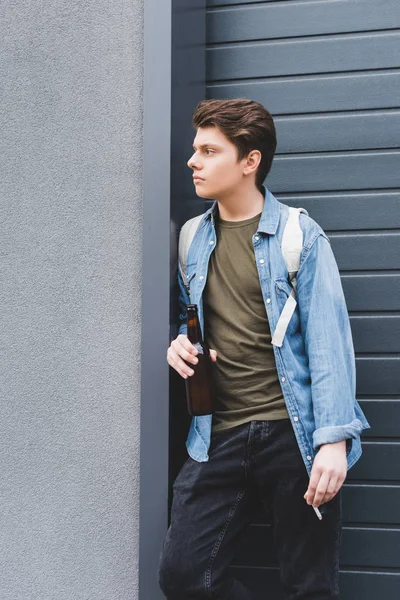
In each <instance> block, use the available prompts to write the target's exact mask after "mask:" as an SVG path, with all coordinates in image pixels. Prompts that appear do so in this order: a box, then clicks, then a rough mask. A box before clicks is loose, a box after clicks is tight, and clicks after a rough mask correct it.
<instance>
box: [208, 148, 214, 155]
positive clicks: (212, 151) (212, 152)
mask: <svg viewBox="0 0 400 600" xmlns="http://www.w3.org/2000/svg"><path fill="white" fill-rule="evenodd" d="M208 152H211V154H214V150H210V148H207V149H206V153H208Z"/></svg>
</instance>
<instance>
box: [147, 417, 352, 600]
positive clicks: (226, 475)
mask: <svg viewBox="0 0 400 600" xmlns="http://www.w3.org/2000/svg"><path fill="white" fill-rule="evenodd" d="M308 482H309V477H308V474H307V470H306V467H305V465H304V462H303V459H302V457H301V454H300V450H299V448H298V445H297V440H296V437H295V435H294V431H293V427H292V424H291V422H290V419H281V420H277V421H251V422H248V423H244V424H243V425H239V426H237V427H232V428H231V429H226V430H224V431H221V432H215V433H213V434H212V437H211V445H210V449H209V461H208V462H202V463H199V462H197V461H195V460H193V459H192V458H190V457H189V458H188V459H187V461H186V462H185V464H184V465H183V467H182V469H181V471H180V472H179V474H178V476H177V478H176V480H175V482H174V486H173V503H172V509H171V525H170V527H169V529H168V532H167V535H166V538H165V541H164V547H163V551H162V553H161V560H160V565H159V572H158V578H159V584H160V587H161V589H162V591H163V592H164V594H165V596H166V597H167V598H168V600H192V599H193V600H194V599H201V598H204V599H206V598H214V599H215V600H256V598H257V596H255V595H254V593H253V592H251V591H250V590H249V589H248V588H247V587H245V586H244V585H243V584H242V583H240V582H239V581H238V580H236V579H234V578H233V577H232V576H230V574H229V573H228V572H227V567H228V566H229V565H230V563H231V562H232V560H233V558H234V556H235V554H236V552H237V549H238V545H239V543H240V541H241V535H242V533H243V532H244V531H245V529H246V528H247V526H248V525H249V523H250V522H251V521H252V517H253V514H252V506H254V502H253V501H254V497H255V495H256V494H257V495H259V497H260V498H261V500H262V503H263V505H264V506H265V508H267V509H268V511H270V512H271V513H272V523H273V528H274V544H275V548H276V552H277V556H278V560H279V566H280V579H281V582H282V585H283V589H284V592H285V597H286V598H287V599H288V600H300V599H302V600H333V599H337V598H339V589H338V576H339V550H340V541H341V529H342V515H341V508H342V506H341V491H339V492H338V494H336V496H334V498H333V499H332V500H330V501H329V502H327V503H325V504H323V505H321V507H320V510H321V513H322V514H323V519H322V520H321V521H320V520H319V519H318V517H317V515H316V514H315V512H314V510H313V508H312V506H310V505H308V504H307V503H306V501H305V500H304V498H303V495H304V493H305V492H306V490H307V487H308ZM260 599H261V597H260ZM263 599H264V600H274V599H273V598H272V597H270V595H269V594H268V590H267V589H266V590H265V592H264V594H263Z"/></svg>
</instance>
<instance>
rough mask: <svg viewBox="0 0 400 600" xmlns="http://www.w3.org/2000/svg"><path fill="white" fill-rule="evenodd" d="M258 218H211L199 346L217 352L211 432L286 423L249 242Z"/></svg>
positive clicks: (265, 313)
mask: <svg viewBox="0 0 400 600" xmlns="http://www.w3.org/2000/svg"><path fill="white" fill-rule="evenodd" d="M260 217H261V213H260V214H259V215H256V216H255V217H252V218H251V219H246V220H244V221H225V220H222V219H221V218H220V217H219V216H217V218H216V233H217V243H216V246H215V249H214V251H213V253H212V254H211V257H210V262H209V267H208V274H207V283H206V286H205V289H204V293H203V308H204V341H205V343H206V345H207V346H208V347H209V348H213V349H215V350H217V353H218V356H217V361H216V362H215V363H214V364H213V373H214V385H215V402H216V405H215V413H214V414H213V420H212V428H213V430H214V431H219V430H221V429H227V428H229V427H234V426H236V425H240V424H242V423H245V422H246V421H251V420H276V419H285V418H289V414H288V412H287V409H286V405H285V401H284V398H283V395H282V389H281V386H280V382H279V377H278V373H277V369H276V363H275V356H274V351H273V348H272V344H271V331H270V327H269V323H268V317H267V312H266V309H265V306H264V301H263V297H262V293H261V287H260V281H259V278H258V271H257V265H256V260H255V255H254V249H253V242H252V237H253V235H254V233H255V232H256V231H257V227H258V223H259V220H260Z"/></svg>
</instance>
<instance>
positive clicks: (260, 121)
mask: <svg viewBox="0 0 400 600" xmlns="http://www.w3.org/2000/svg"><path fill="white" fill-rule="evenodd" d="M192 123H193V126H194V127H195V128H197V127H212V126H214V127H218V129H220V131H222V133H223V134H224V135H225V136H226V137H227V138H228V139H229V140H230V141H231V142H232V143H233V144H235V146H236V148H237V150H238V162H239V161H240V160H242V159H243V158H245V157H246V156H247V155H248V154H249V152H251V150H259V151H260V153H261V161H260V164H259V165H258V169H257V172H256V186H257V187H258V188H259V189H261V186H262V184H263V182H264V179H265V178H266V176H267V175H268V173H269V171H270V169H271V165H272V160H273V158H274V154H275V150H276V143H277V142H276V131H275V125H274V120H273V118H272V115H271V113H269V112H268V110H267V109H266V108H265V107H264V106H263V105H262V104H260V103H259V102H255V101H254V100H248V99H247V98H234V99H232V100H213V99H211V100H202V101H201V102H199V104H198V105H197V107H196V109H195V111H194V114H193V118H192Z"/></svg>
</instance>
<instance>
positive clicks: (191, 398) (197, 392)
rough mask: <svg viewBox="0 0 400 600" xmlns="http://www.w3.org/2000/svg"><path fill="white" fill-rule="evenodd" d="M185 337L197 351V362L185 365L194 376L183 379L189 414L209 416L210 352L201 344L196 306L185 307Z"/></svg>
mask: <svg viewBox="0 0 400 600" xmlns="http://www.w3.org/2000/svg"><path fill="white" fill-rule="evenodd" d="M187 336H188V339H189V341H190V342H191V343H192V344H193V346H195V348H196V349H197V351H198V354H197V358H198V359H199V362H198V363H197V364H196V365H194V364H193V363H186V364H188V365H189V366H190V368H191V369H193V371H194V374H193V375H189V377H188V378H187V379H185V385H186V399H187V406H188V411H189V414H191V415H193V416H200V415H210V414H212V412H213V409H214V387H213V375H212V361H211V357H210V350H209V349H208V348H207V346H206V345H205V343H204V342H203V336H202V334H201V328H200V322H199V316H198V313H197V305H196V304H188V306H187Z"/></svg>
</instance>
